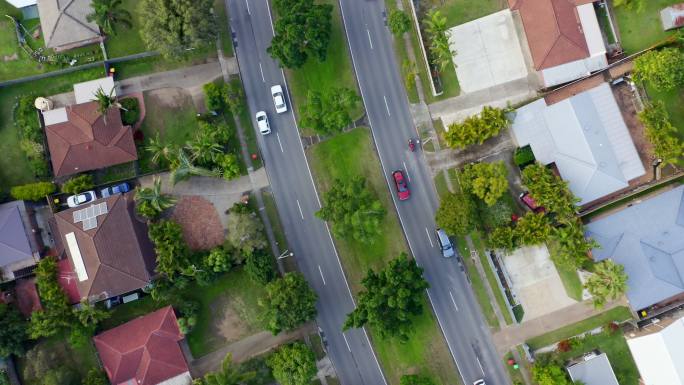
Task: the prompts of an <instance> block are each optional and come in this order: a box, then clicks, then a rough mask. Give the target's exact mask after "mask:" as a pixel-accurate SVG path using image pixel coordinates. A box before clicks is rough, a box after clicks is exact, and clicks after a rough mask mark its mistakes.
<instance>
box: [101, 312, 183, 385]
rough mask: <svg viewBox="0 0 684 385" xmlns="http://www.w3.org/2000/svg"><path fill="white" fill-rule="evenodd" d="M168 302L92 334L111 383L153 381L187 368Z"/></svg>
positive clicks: (143, 384) (145, 383) (146, 383)
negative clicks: (149, 311) (160, 307)
mask: <svg viewBox="0 0 684 385" xmlns="http://www.w3.org/2000/svg"><path fill="white" fill-rule="evenodd" d="M182 339H183V334H182V333H181V332H180V330H179V328H178V322H177V320H176V315H175V314H174V312H173V308H172V307H171V306H167V307H165V308H162V309H159V310H157V311H155V312H153V313H150V314H147V315H145V316H142V317H139V318H136V319H134V320H132V321H129V322H127V323H125V324H123V325H121V326H117V327H115V328H114V329H110V330H107V331H105V332H103V333H101V334H98V335H96V336H95V337H94V338H93V341H94V342H95V347H96V348H97V351H98V353H99V355H100V359H101V360H102V364H103V366H104V369H105V372H106V373H107V376H108V377H109V380H110V382H111V383H112V384H115V385H116V384H136V385H156V384H159V383H162V382H163V381H165V380H168V379H171V378H174V377H177V376H178V375H180V374H183V373H187V372H188V371H189V369H188V364H187V363H186V361H185V356H184V355H183V352H182V350H181V348H180V345H179V344H178V342H179V341H181V340H182Z"/></svg>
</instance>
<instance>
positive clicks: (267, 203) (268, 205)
mask: <svg viewBox="0 0 684 385" xmlns="http://www.w3.org/2000/svg"><path fill="white" fill-rule="evenodd" d="M261 195H262V196H263V198H264V209H265V210H266V215H268V219H269V220H270V221H271V227H272V228H273V235H274V236H275V239H276V243H278V250H279V251H280V252H281V253H282V252H283V251H285V250H287V249H288V248H289V246H288V244H287V238H285V231H283V226H282V224H281V223H280V216H279V215H278V208H277V207H276V203H275V199H273V194H272V193H271V192H270V191H262V194H261Z"/></svg>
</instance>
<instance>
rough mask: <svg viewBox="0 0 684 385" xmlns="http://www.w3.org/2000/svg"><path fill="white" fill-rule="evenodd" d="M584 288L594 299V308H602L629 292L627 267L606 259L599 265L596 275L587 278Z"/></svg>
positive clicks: (596, 268) (595, 268) (596, 267)
mask: <svg viewBox="0 0 684 385" xmlns="http://www.w3.org/2000/svg"><path fill="white" fill-rule="evenodd" d="M584 287H585V288H586V289H587V290H589V293H590V294H591V295H592V296H593V297H594V298H593V299H594V306H595V307H596V308H602V307H603V305H605V303H606V301H607V300H609V299H610V300H614V299H617V298H618V297H620V296H621V295H623V294H624V293H625V292H626V291H627V274H625V267H624V266H622V265H620V264H617V263H615V262H613V261H612V260H610V259H606V260H604V261H601V262H599V263H597V264H596V265H595V267H594V274H593V275H592V276H590V277H589V278H587V281H586V282H585V283H584Z"/></svg>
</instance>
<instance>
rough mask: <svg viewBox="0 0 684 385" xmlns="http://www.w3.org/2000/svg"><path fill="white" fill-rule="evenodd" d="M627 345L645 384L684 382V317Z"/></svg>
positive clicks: (679, 384) (633, 339) (632, 339)
mask: <svg viewBox="0 0 684 385" xmlns="http://www.w3.org/2000/svg"><path fill="white" fill-rule="evenodd" d="M627 345H628V346H629V350H630V351H631V352H632V357H634V362H635V363H636V365H637V368H638V369H639V374H640V375H641V379H642V380H643V381H644V383H645V384H646V385H661V384H668V385H684V319H682V318H680V319H678V320H677V321H675V322H674V323H672V324H671V325H669V326H667V327H666V328H665V329H662V330H660V331H658V332H655V333H652V334H648V335H645V336H641V337H636V338H631V339H627Z"/></svg>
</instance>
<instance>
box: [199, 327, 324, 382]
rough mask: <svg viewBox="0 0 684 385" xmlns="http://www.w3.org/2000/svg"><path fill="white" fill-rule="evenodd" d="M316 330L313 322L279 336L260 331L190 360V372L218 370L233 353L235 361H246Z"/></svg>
mask: <svg viewBox="0 0 684 385" xmlns="http://www.w3.org/2000/svg"><path fill="white" fill-rule="evenodd" d="M314 332H315V327H314V325H313V324H311V323H309V324H306V325H304V326H302V327H300V328H299V329H296V330H293V331H291V332H287V333H280V334H278V335H277V336H274V335H273V334H272V333H271V332H267V331H264V332H260V333H257V334H254V335H251V336H249V337H246V338H243V339H241V340H240V341H237V342H234V343H232V344H230V345H227V346H225V347H223V348H222V349H219V350H217V351H215V352H212V353H209V354H207V355H206V356H203V357H200V358H198V359H196V360H193V361H192V362H190V372H191V373H192V376H193V377H195V378H198V377H200V376H204V375H205V374H207V373H209V372H214V371H216V370H218V369H219V368H220V367H221V363H222V362H223V359H224V358H226V355H227V354H232V355H233V362H234V363H240V362H244V361H247V360H249V359H250V358H252V357H254V356H258V355H260V354H263V353H266V352H268V351H269V350H271V349H274V348H276V347H278V346H280V345H283V344H286V343H288V342H291V341H295V340H301V339H303V338H304V337H305V336H307V335H309V334H310V333H314Z"/></svg>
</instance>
